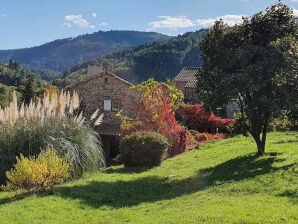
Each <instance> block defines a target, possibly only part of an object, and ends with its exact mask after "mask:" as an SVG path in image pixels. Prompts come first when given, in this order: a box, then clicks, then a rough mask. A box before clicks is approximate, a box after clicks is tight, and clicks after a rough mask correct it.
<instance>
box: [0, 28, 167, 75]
mask: <svg viewBox="0 0 298 224" xmlns="http://www.w3.org/2000/svg"><path fill="white" fill-rule="evenodd" d="M170 38H171V37H170V36H167V35H164V34H160V33H157V32H142V31H130V30H111V31H97V32H94V33H92V34H84V35H79V36H77V37H68V38H63V39H57V40H54V41H51V42H47V43H45V44H42V45H40V46H34V47H28V48H20V49H8V50H0V62H8V61H9V60H16V61H19V62H20V63H22V64H25V65H26V66H29V67H33V68H47V69H52V70H56V71H59V72H63V71H65V70H68V69H69V68H71V67H73V66H75V65H77V64H80V63H83V62H85V61H88V60H90V59H92V58H96V57H102V56H104V55H107V54H111V53H113V52H116V51H119V50H122V49H125V48H129V47H133V46H137V45H142V44H145V43H151V42H155V41H162V40H166V39H170Z"/></svg>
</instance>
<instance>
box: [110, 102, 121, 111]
mask: <svg viewBox="0 0 298 224" xmlns="http://www.w3.org/2000/svg"><path fill="white" fill-rule="evenodd" d="M112 110H113V111H118V110H120V102H119V101H118V100H114V101H113V102H112Z"/></svg>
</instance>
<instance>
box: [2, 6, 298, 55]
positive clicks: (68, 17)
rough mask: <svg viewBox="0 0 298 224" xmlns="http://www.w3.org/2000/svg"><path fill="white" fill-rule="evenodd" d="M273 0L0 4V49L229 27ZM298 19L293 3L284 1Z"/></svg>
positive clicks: (174, 33) (263, 7)
mask: <svg viewBox="0 0 298 224" xmlns="http://www.w3.org/2000/svg"><path fill="white" fill-rule="evenodd" d="M275 2H277V0H48V1H41V0H0V49H14V48H21V47H31V46H36V45H40V44H43V43H45V42H49V41H52V40H55V39H60V38H65V37H75V36H77V35H80V34H85V33H93V32H96V31H98V30H139V31H156V32H161V33H165V34H170V35H177V34H181V33H184V32H186V31H193V30H198V29H200V28H202V27H208V26H210V24H212V23H213V21H214V20H215V19H216V18H220V17H222V18H224V19H225V20H226V21H227V22H228V23H229V24H234V23H237V22H239V19H240V18H241V16H242V15H252V14H253V13H255V12H258V11H260V10H264V9H265V8H266V7H267V6H270V5H272V4H274V3H275ZM283 2H284V3H286V4H288V5H289V6H291V7H292V8H294V9H295V14H297V15H298V11H297V10H296V9H298V0H284V1H283Z"/></svg>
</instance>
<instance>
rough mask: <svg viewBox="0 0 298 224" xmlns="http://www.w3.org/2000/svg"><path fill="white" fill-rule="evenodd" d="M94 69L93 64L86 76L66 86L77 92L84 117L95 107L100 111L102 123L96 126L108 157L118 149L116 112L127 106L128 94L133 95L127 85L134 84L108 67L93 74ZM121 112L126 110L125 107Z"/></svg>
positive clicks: (91, 112)
mask: <svg viewBox="0 0 298 224" xmlns="http://www.w3.org/2000/svg"><path fill="white" fill-rule="evenodd" d="M94 71H95V72H96V69H94V68H93V69H92V71H91V72H88V73H87V74H89V75H88V76H87V78H86V79H85V80H83V81H80V82H77V83H74V84H71V85H69V86H67V87H66V88H65V89H66V90H69V91H76V92H77V93H78V94H79V96H80V100H81V107H82V109H83V111H84V116H85V117H86V118H90V116H91V115H92V114H93V113H94V112H95V111H96V110H97V109H99V114H102V113H103V114H104V119H103V123H102V124H101V125H100V126H98V127H96V128H95V130H96V131H97V132H98V133H99V135H100V137H101V139H102V142H103V147H104V150H105V153H106V158H107V160H108V161H109V160H111V159H113V158H114V157H115V156H116V155H117V154H118V152H119V135H120V124H119V121H118V120H117V119H116V117H115V115H116V114H117V113H118V112H119V111H120V110H122V109H123V110H125V108H129V105H130V104H131V98H130V97H133V96H134V95H135V92H134V91H133V90H131V89H130V87H131V86H132V85H133V84H132V83H130V82H128V81H126V80H124V79H122V78H120V77H119V76H117V75H115V74H112V73H110V72H108V71H102V72H99V73H97V74H94ZM98 71H100V70H98ZM90 73H92V74H90ZM123 113H124V114H125V111H123Z"/></svg>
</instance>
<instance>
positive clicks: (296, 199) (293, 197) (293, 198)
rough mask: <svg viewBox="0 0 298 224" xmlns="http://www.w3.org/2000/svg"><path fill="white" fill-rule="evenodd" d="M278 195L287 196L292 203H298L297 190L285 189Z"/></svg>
mask: <svg viewBox="0 0 298 224" xmlns="http://www.w3.org/2000/svg"><path fill="white" fill-rule="evenodd" d="M278 196H281V197H287V198H289V199H290V201H291V202H292V203H293V204H298V191H297V190H296V191H295V190H286V191H284V192H283V193H282V194H279V195H278Z"/></svg>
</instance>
